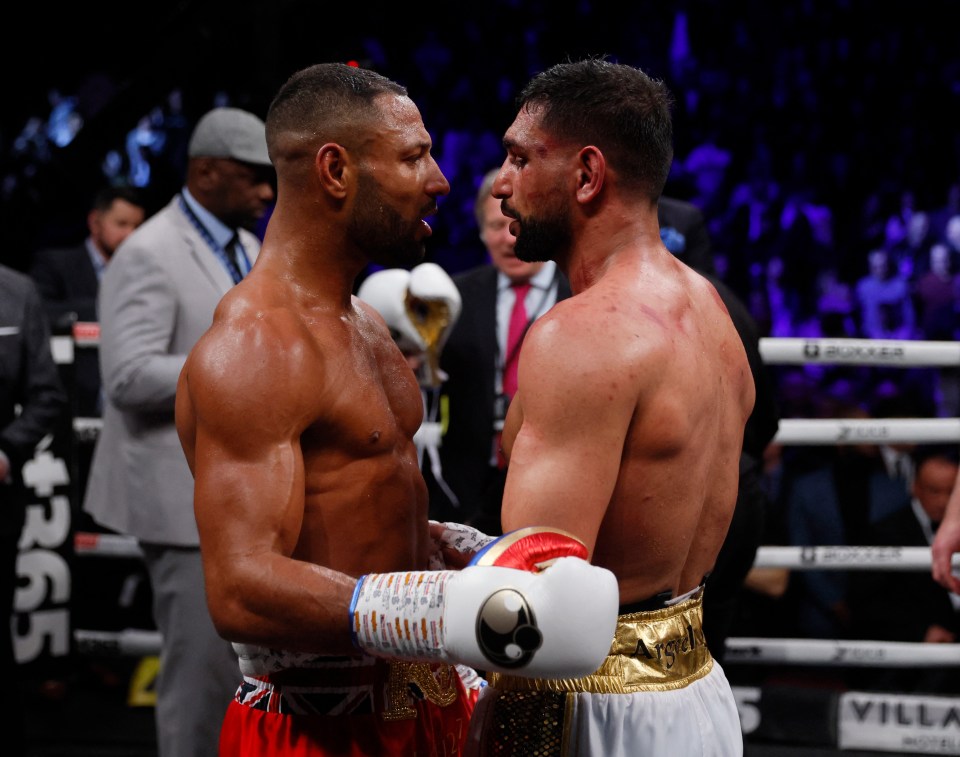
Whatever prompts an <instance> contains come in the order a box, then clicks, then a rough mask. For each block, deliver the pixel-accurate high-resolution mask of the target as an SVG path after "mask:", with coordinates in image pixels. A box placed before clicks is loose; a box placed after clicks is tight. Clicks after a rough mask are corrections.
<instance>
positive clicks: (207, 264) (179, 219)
mask: <svg viewBox="0 0 960 757" xmlns="http://www.w3.org/2000/svg"><path fill="white" fill-rule="evenodd" d="M173 212H174V223H175V225H176V227H177V229H178V230H179V231H180V233H181V234H182V235H183V239H184V242H185V243H186V249H187V250H188V251H189V252H188V253H187V255H188V258H189V260H190V262H191V263H192V265H194V266H195V267H196V268H197V269H199V271H200V273H201V274H202V275H203V277H204V279H206V280H207V281H208V282H209V283H210V285H211V286H212V287H213V288H214V289H215V290H216V292H217V294H218V295H219V296H220V297H222V296H223V295H225V294H226V293H227V291H228V290H229V289H230V288H231V287H232V286H233V279H232V278H231V277H230V274H229V273H227V269H226V268H224V267H223V265H222V264H221V263H220V260H219V259H218V258H217V256H216V254H215V253H214V251H213V250H211V249H210V247H209V245H208V244H207V243H206V242H205V241H204V239H203V237H201V236H200V232H199V231H197V230H196V229H195V228H193V225H192V224H191V223H190V221H188V220H187V218H186V216H184V215H183V211H182V210H180V208H179V206H178V204H177V202H176V201H174V203H173Z"/></svg>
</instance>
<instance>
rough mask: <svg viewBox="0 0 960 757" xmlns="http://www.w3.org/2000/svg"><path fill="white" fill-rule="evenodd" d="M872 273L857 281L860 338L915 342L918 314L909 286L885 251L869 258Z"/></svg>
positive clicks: (879, 250) (871, 254)
mask: <svg viewBox="0 0 960 757" xmlns="http://www.w3.org/2000/svg"><path fill="white" fill-rule="evenodd" d="M868 261H869V266H870V267H869V271H868V273H867V275H866V276H863V277H861V278H860V279H859V280H858V281H857V285H856V290H855V291H856V296H857V305H858V311H859V316H860V317H859V321H860V336H863V337H866V338H867V339H912V338H913V337H914V336H915V333H914V327H915V325H916V324H915V321H916V315H915V313H914V309H913V300H912V298H911V295H910V285H909V284H908V282H907V280H906V279H905V278H904V277H903V275H902V274H901V273H900V272H899V271H898V270H897V269H896V266H895V265H894V264H893V263H892V261H891V260H890V254H889V253H888V252H887V251H886V250H884V249H876V250H873V251H871V252H870V254H869V256H868Z"/></svg>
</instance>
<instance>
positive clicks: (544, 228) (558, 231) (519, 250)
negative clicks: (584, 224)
mask: <svg viewBox="0 0 960 757" xmlns="http://www.w3.org/2000/svg"><path fill="white" fill-rule="evenodd" d="M518 220H519V221H520V234H519V235H518V236H517V241H516V243H515V245H514V248H513V252H514V254H515V255H516V256H517V257H518V258H519V259H520V260H522V261H523V262H524V263H544V262H546V261H548V260H558V259H559V258H562V257H564V256H565V255H566V253H567V252H568V250H569V249H570V245H571V242H572V240H573V233H572V231H571V229H570V217H569V216H568V215H567V214H566V213H565V212H563V211H562V210H555V211H554V212H552V213H550V214H548V215H546V216H543V217H541V218H532V217H527V218H519V219H518Z"/></svg>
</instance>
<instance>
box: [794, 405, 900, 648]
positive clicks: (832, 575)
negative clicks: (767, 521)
mask: <svg viewBox="0 0 960 757" xmlns="http://www.w3.org/2000/svg"><path fill="white" fill-rule="evenodd" d="M838 394H840V395H841V396H839V397H838V402H837V403H836V405H835V409H834V410H833V411H832V412H831V413H829V416H828V417H833V418H850V419H865V418H869V417H870V413H869V411H868V410H867V409H866V408H864V407H863V406H861V405H860V404H858V403H856V402H855V401H853V399H852V398H851V397H849V396H848V395H847V396H844V395H843V394H842V390H840V391H838ZM827 455H828V457H827V459H826V460H824V461H822V462H821V463H820V464H817V465H813V466H811V468H810V469H808V470H805V471H803V472H802V473H798V474H797V475H796V476H795V477H794V476H793V475H792V474H789V475H790V483H789V490H788V491H786V492H785V493H784V501H785V503H786V508H787V512H786V518H787V536H788V539H789V541H790V543H791V544H793V545H795V546H823V545H844V544H846V545H862V544H865V543H867V540H868V536H867V532H868V528H869V527H870V525H871V524H872V523H874V522H876V521H878V520H880V519H881V518H883V517H885V516H887V515H889V514H890V513H892V512H895V511H897V510H899V509H902V508H904V507H906V506H907V505H908V503H909V497H908V494H907V492H906V490H905V489H904V485H903V482H902V481H901V480H899V479H896V478H892V477H891V476H890V475H889V474H888V473H887V470H886V468H885V467H884V463H883V459H882V458H881V456H880V452H879V450H878V448H877V446H876V445H874V444H850V445H838V446H836V447H835V448H834V449H832V450H828V451H827ZM791 593H792V600H793V601H794V602H795V603H796V605H795V606H796V612H797V617H798V630H799V631H800V633H801V634H802V635H803V636H805V637H809V638H819V639H838V638H849V637H850V634H851V633H852V626H851V617H850V607H849V604H848V593H849V577H848V576H847V575H846V574H845V573H843V572H841V571H814V570H811V571H802V572H800V573H798V574H797V575H796V576H795V581H794V582H793V583H792V585H791Z"/></svg>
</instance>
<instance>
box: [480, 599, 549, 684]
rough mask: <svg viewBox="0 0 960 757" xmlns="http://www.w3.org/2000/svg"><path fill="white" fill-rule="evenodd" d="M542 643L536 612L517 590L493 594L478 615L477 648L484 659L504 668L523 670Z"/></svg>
mask: <svg viewBox="0 0 960 757" xmlns="http://www.w3.org/2000/svg"><path fill="white" fill-rule="evenodd" d="M542 643H543V634H541V633H540V629H539V628H537V621H536V618H534V617H533V610H531V609H530V605H528V604H527V600H526V598H525V597H524V596H523V594H521V593H520V592H518V591H516V590H514V589H500V590H499V591H496V592H494V593H493V594H491V595H490V596H489V597H488V598H487V600H486V601H485V602H484V603H483V606H482V607H481V608H480V613H479V614H478V615H477V644H478V646H479V647H480V651H481V652H483V656H484V657H486V658H487V659H488V660H490V662H492V663H494V664H496V665H499V666H501V667H503V668H522V667H523V666H524V665H527V664H528V663H529V662H530V660H532V659H533V653H534V652H536V651H537V650H538V649H539V648H540V645H541V644H542Z"/></svg>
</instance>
